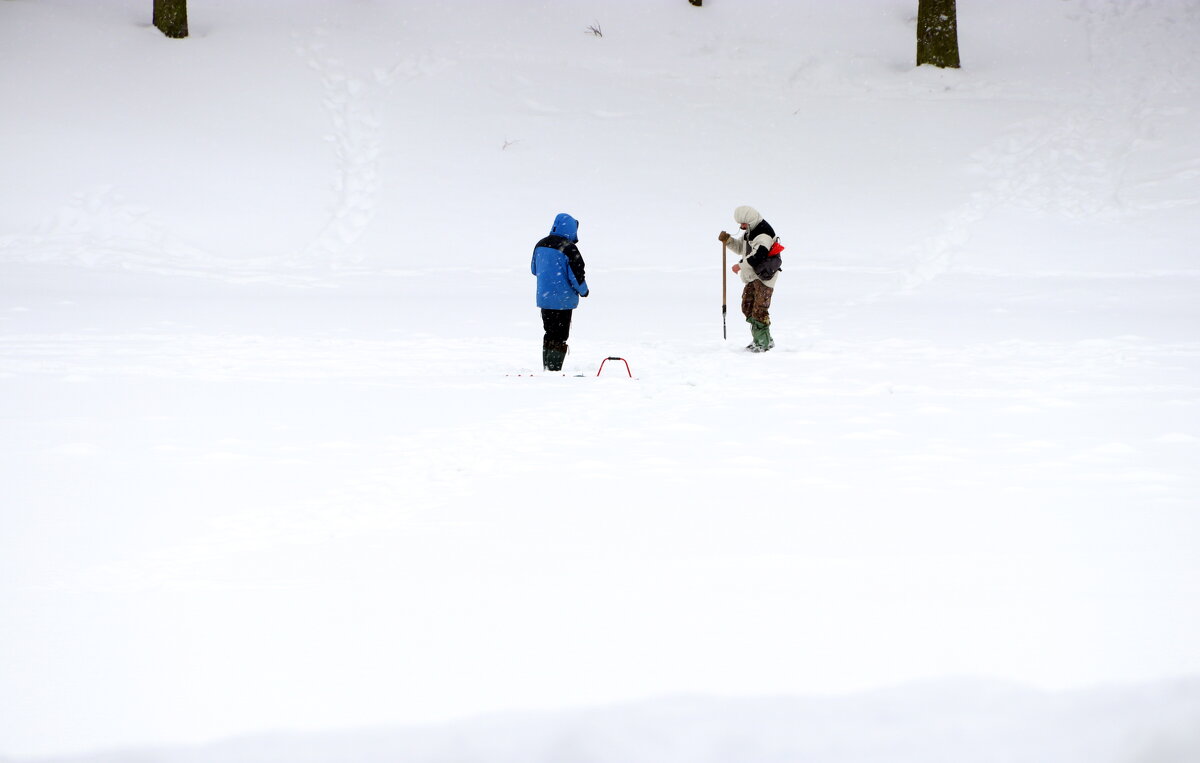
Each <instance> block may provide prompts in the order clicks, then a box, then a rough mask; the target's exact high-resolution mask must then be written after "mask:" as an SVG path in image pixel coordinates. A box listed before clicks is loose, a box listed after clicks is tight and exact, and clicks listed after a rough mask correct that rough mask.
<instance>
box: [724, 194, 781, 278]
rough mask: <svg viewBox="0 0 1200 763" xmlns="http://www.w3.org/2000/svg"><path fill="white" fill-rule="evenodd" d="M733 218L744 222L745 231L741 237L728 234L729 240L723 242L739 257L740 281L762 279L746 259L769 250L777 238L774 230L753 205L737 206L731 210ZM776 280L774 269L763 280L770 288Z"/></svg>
mask: <svg viewBox="0 0 1200 763" xmlns="http://www.w3.org/2000/svg"><path fill="white" fill-rule="evenodd" d="M733 219H734V222H737V223H739V224H742V223H744V224H745V225H746V226H747V229H746V232H745V233H744V234H743V235H742V237H741V238H734V237H733V236H730V237H729V240H728V241H727V242H725V245H726V246H728V247H729V251H731V252H733V253H734V254H736V255H737V256H738V257H740V258H741V262H739V263H738V264H739V265H740V268H739V269H738V275H739V276H741V279H742V283H750V282H752V281H762V279H761V278H759V277H758V274H757V273H755V272H754V267H753V266H751V265H749V264H747V263H746V260H747V259H748V258H749V257H750V256H752V255H754V254H756V253H762V254H763V255H764V256H765V255H766V253H767V252H769V251H771V247H772V246H773V245H774V244H775V242H776V241H778V240H779V239H778V237H777V236H776V235H775V230H774V229H773V228H771V226H770V224H769V223H767V222H766V221H765V220H763V217H762V215H760V214H759V213H758V210H756V209H755V208H754V207H738V208H737V209H735V210H733ZM778 282H779V271H776V272H775V275H773V276H771V278H770V279H769V280H766V281H763V283H764V284H766V285H767V286H770V287H771V288H772V289H773V288H775V284H776V283H778Z"/></svg>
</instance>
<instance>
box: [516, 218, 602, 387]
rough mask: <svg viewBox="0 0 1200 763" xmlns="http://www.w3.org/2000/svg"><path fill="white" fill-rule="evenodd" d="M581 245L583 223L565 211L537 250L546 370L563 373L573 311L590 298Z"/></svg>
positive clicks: (535, 265)
mask: <svg viewBox="0 0 1200 763" xmlns="http://www.w3.org/2000/svg"><path fill="white" fill-rule="evenodd" d="M577 243H579V221H578V220H576V219H575V218H574V217H571V216H570V215H568V214H566V213H565V212H564V213H562V214H560V215H558V216H557V217H555V218H554V227H552V228H551V229H550V235H549V236H546V237H545V238H544V239H542V240H541V241H539V242H537V246H535V247H534V248H533V262H532V263H531V264H530V269H531V270H532V271H533V274H534V275H535V276H537V306H538V307H539V308H541V310H542V328H543V329H544V330H545V336H544V337H542V367H543V368H545V369H546V370H547V371H560V370H562V365H563V360H565V359H566V357H567V338H568V337H569V336H570V334H571V311H572V310H574V309H575V308H576V307H578V306H579V298H580V297H586V296H587V295H588V285H587V281H585V280H584V273H583V255H581V254H580V253H579V248H578V247H576V246H575V245H576V244H577Z"/></svg>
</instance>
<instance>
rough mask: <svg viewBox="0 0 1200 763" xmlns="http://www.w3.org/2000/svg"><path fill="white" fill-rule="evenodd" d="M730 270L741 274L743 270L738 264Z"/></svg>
mask: <svg viewBox="0 0 1200 763" xmlns="http://www.w3.org/2000/svg"><path fill="white" fill-rule="evenodd" d="M730 269H731V270H732V271H733V272H734V273H740V272H741V270H742V266H741V265H739V264H737V263H736V262H735V263H733V267H732V268H730Z"/></svg>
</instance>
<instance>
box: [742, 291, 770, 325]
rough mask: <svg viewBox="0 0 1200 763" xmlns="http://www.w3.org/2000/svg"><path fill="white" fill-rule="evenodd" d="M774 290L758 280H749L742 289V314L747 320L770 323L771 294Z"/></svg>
mask: <svg viewBox="0 0 1200 763" xmlns="http://www.w3.org/2000/svg"><path fill="white" fill-rule="evenodd" d="M774 293H775V290H774V289H772V288H771V287H770V286H767V285H766V284H765V283H763V282H762V281H759V280H754V281H751V282H750V283H748V284H746V288H744V289H742V315H744V316H746V320H748V321H758V322H759V323H763V324H766V325H768V326H770V325H771V315H770V313H768V312H767V311H768V310H770V309H771V296H772V295H773V294H774Z"/></svg>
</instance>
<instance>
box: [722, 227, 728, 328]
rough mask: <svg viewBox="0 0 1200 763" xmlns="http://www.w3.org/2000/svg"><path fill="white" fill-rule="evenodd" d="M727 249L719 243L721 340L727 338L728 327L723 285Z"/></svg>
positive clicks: (723, 243) (723, 244) (724, 282)
mask: <svg viewBox="0 0 1200 763" xmlns="http://www.w3.org/2000/svg"><path fill="white" fill-rule="evenodd" d="M728 248H729V247H728V246H727V245H726V244H725V242H724V241H722V242H721V338H722V339H728V338H729V326H728V323H727V321H726V320H725V314H726V311H727V310H726V307H725V303H726V301H727V300H726V296H725V284H726V277H725V251H726V249H728Z"/></svg>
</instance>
